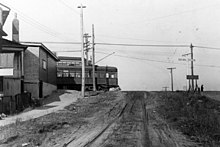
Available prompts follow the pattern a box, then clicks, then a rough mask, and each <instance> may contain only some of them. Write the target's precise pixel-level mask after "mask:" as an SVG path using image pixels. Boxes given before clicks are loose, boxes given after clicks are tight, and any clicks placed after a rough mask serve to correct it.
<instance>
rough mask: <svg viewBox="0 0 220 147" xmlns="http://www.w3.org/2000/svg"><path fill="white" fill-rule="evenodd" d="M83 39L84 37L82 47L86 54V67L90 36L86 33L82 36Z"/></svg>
mask: <svg viewBox="0 0 220 147" xmlns="http://www.w3.org/2000/svg"><path fill="white" fill-rule="evenodd" d="M84 37H85V45H84V47H85V51H86V52H85V54H86V65H87V66H88V65H89V57H88V51H89V37H91V36H89V34H88V33H85V34H84Z"/></svg>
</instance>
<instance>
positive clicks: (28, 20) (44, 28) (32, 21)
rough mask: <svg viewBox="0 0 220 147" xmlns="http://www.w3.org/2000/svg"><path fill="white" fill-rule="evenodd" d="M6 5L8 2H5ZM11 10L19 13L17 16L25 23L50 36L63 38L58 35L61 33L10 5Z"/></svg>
mask: <svg viewBox="0 0 220 147" xmlns="http://www.w3.org/2000/svg"><path fill="white" fill-rule="evenodd" d="M7 5H8V4H7ZM10 8H11V10H12V11H13V12H15V13H19V16H20V18H21V20H22V21H24V22H25V23H28V24H29V25H32V26H33V27H35V28H37V29H39V30H40V31H42V32H44V33H46V34H49V35H50V36H52V37H54V38H59V39H62V40H64V38H61V37H60V36H59V35H61V33H59V32H56V31H55V30H53V29H51V28H49V27H47V26H45V25H43V24H41V23H39V22H38V21H36V20H35V19H33V18H31V17H29V16H27V15H26V14H24V13H23V12H21V11H20V10H18V9H16V8H14V7H12V6H10Z"/></svg>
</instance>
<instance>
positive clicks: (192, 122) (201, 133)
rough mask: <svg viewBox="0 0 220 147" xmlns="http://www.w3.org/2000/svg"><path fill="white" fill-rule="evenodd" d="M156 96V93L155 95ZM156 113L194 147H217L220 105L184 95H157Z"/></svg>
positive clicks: (204, 98) (219, 135) (194, 96)
mask: <svg viewBox="0 0 220 147" xmlns="http://www.w3.org/2000/svg"><path fill="white" fill-rule="evenodd" d="M158 94H159V93H158ZM157 102H158V107H157V109H156V111H157V112H158V114H159V115H160V117H161V118H163V119H164V120H166V121H167V122H168V124H169V126H172V128H174V129H176V130H178V131H179V132H182V134H184V135H185V136H187V138H189V139H191V140H192V141H194V142H196V143H197V146H207V147H215V146H220V142H219V141H220V117H219V112H220V102H219V101H216V100H213V99H210V98H208V97H206V96H202V95H198V94H197V95H192V94H187V93H183V92H179V93H178V92H177V93H167V94H166V93H160V97H158V100H157Z"/></svg>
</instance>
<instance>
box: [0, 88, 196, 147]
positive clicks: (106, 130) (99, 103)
mask: <svg viewBox="0 0 220 147" xmlns="http://www.w3.org/2000/svg"><path fill="white" fill-rule="evenodd" d="M158 97H159V95H158V94H157V93H152V92H141V91H138V92H135V91H133V92H132V91H131V92H121V91H115V92H106V93H100V94H99V95H97V96H91V97H89V98H85V99H79V100H78V101H77V102H75V103H73V104H71V105H69V106H67V107H65V108H64V109H63V110H62V111H57V112H55V113H51V114H49V115H46V116H42V117H39V118H36V119H34V120H29V121H24V122H17V123H16V124H11V125H9V126H5V127H0V132H1V134H0V146H2V147H6V146H14V147H16V146H21V145H22V144H24V143H26V144H28V145H29V146H42V147H67V146H68V147H184V146H195V144H191V142H190V141H188V140H187V139H186V138H185V136H183V135H182V134H181V133H179V132H178V131H176V130H172V129H171V128H170V127H169V126H168V124H167V123H166V122H165V121H164V120H163V119H162V118H160V116H158V114H157V112H156V111H155V110H156V109H155V108H156V107H157V102H156V101H157V98H158Z"/></svg>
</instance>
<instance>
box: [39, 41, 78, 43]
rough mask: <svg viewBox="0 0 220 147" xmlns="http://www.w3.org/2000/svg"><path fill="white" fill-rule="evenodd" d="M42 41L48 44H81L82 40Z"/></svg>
mask: <svg viewBox="0 0 220 147" xmlns="http://www.w3.org/2000/svg"><path fill="white" fill-rule="evenodd" d="M42 43H48V44H81V42H55V41H42Z"/></svg>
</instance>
